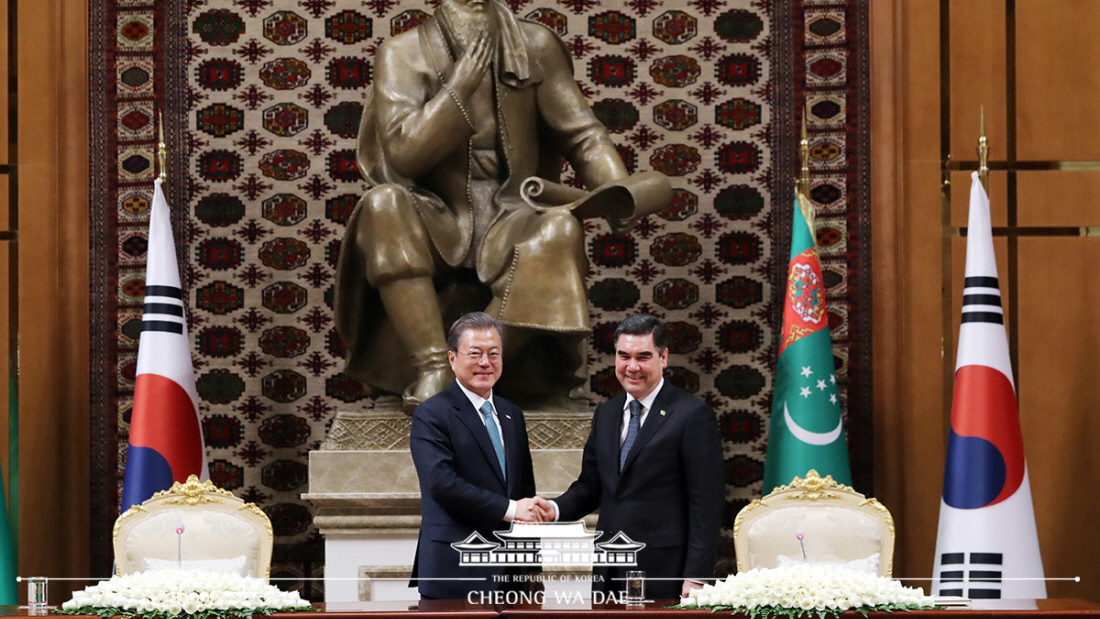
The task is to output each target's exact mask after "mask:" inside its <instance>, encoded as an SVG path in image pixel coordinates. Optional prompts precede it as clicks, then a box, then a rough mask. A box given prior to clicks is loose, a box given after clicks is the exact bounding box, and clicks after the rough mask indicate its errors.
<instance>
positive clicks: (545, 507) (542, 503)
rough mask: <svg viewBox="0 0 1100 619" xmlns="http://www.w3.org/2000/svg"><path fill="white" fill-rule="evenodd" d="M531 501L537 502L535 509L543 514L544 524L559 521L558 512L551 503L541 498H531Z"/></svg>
mask: <svg viewBox="0 0 1100 619" xmlns="http://www.w3.org/2000/svg"><path fill="white" fill-rule="evenodd" d="M531 500H532V501H534V502H535V507H537V508H538V510H539V511H540V512H541V513H542V520H543V522H554V521H555V520H557V519H558V512H557V510H556V509H554V505H553V504H552V503H550V501H548V500H546V499H544V498H542V497H540V496H535V497H531Z"/></svg>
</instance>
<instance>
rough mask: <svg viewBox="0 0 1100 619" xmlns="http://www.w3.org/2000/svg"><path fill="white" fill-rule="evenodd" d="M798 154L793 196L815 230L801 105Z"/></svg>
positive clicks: (804, 120) (808, 149) (808, 223)
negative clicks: (799, 163)
mask: <svg viewBox="0 0 1100 619" xmlns="http://www.w3.org/2000/svg"><path fill="white" fill-rule="evenodd" d="M798 156H799V158H800V159H801V161H802V169H801V171H800V172H799V175H798V178H797V179H795V182H794V184H795V198H796V199H797V200H798V208H799V209H801V210H802V217H804V218H805V219H806V225H808V226H810V231H811V232H812V231H814V230H815V227H814V225H815V222H814V210H813V208H812V207H811V206H810V138H809V136H808V135H807V133H806V107H805V106H803V107H802V138H801V139H800V140H799V141H798Z"/></svg>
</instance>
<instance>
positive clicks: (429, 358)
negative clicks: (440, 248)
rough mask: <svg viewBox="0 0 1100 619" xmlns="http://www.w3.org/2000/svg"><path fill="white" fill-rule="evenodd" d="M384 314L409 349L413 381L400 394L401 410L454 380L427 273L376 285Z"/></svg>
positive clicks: (407, 410)
mask: <svg viewBox="0 0 1100 619" xmlns="http://www.w3.org/2000/svg"><path fill="white" fill-rule="evenodd" d="M378 292H379V294H380V295H381V296H382V303H383V305H384V306H385V308H386V315H387V317H388V318H389V319H390V323H391V324H392V325H393V327H394V330H395V331H397V334H398V337H400V338H401V342H402V343H404V344H405V348H406V349H407V350H408V351H409V357H410V359H411V360H412V364H413V367H415V368H416V371H417V378H416V382H414V383H413V384H411V385H409V386H408V387H407V388H406V389H405V392H404V393H403V394H402V404H403V406H404V409H405V412H406V413H408V414H410V415H411V414H412V412H413V409H415V408H416V407H417V405H419V404H420V403H421V402H423V401H424V400H427V399H428V398H430V397H432V396H433V395H435V394H437V393H439V392H441V391H443V390H444V389H446V388H447V385H449V384H450V383H451V381H452V380H454V373H452V372H451V364H450V361H449V360H448V359H447V341H446V338H445V337H444V335H443V316H442V313H441V312H440V311H439V300H438V298H437V297H436V292H435V286H433V285H432V280H431V278H430V277H411V278H406V279H398V280H394V281H392V282H389V283H387V284H384V285H382V286H380V287H379V288H378Z"/></svg>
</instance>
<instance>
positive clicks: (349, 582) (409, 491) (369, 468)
mask: <svg viewBox="0 0 1100 619" xmlns="http://www.w3.org/2000/svg"><path fill="white" fill-rule="evenodd" d="M525 417H526V419H527V434H528V438H529V441H530V445H531V459H532V461H533V463H534V467H535V484H536V485H535V487H536V488H537V489H538V492H539V494H541V495H544V496H550V497H553V496H556V495H558V494H560V493H561V492H563V491H564V490H565V489H566V488H567V487H568V486H569V484H570V483H572V482H573V480H574V479H576V478H577V475H578V473H580V464H581V451H582V450H583V448H584V442H585V440H586V439H587V438H588V430H589V425H590V423H591V420H592V413H591V412H590V411H580V412H571V411H569V412H547V411H526V412H525ZM410 422H411V420H410V418H409V417H408V416H406V415H405V414H404V413H402V412H401V411H399V410H396V409H392V410H377V409H376V410H372V411H368V412H363V413H337V416H336V419H335V420H334V421H333V425H332V428H331V429H330V430H329V434H328V438H327V439H326V440H325V443H324V444H323V445H322V448H321V449H320V450H317V451H313V452H310V454H309V492H308V493H306V494H304V495H302V498H304V499H307V500H309V501H310V502H312V503H313V505H314V508H315V510H314V518H313V522H314V524H315V525H316V526H317V529H318V530H319V531H320V532H321V535H322V536H324V538H325V601H326V602H353V601H366V600H415V599H418V598H419V595H417V592H416V590H415V589H412V588H409V587H408V578H409V575H410V574H411V572H412V561H413V554H414V551H415V548H416V537H417V532H418V531H419V528H420V489H419V485H418V482H417V478H416V469H415V468H414V467H413V462H412V457H411V455H410V454H409V427H410ZM593 524H594V520H593V522H590V523H589V526H592V525H593ZM573 572H575V573H577V574H578V575H582V576H584V575H586V574H587V573H588V570H585V569H583V568H581V569H578V570H573ZM573 572H570V573H573ZM562 580H563V578H562V577H561V574H559V575H558V576H557V577H556V578H555V583H557V584H556V585H555V586H556V587H560V586H561V584H560V583H561V582H562ZM588 584H589V583H584V582H583V580H582V585H585V586H586V585H588Z"/></svg>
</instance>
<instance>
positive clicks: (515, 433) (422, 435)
mask: <svg viewBox="0 0 1100 619" xmlns="http://www.w3.org/2000/svg"><path fill="white" fill-rule="evenodd" d="M501 333H502V330H501V327H500V325H499V324H498V323H497V321H496V320H495V319H493V317H491V316H489V315H488V314H486V313H484V312H475V313H472V314H466V315H465V316H463V317H461V318H459V319H458V320H456V321H455V323H454V324H453V325H452V326H451V329H450V332H449V333H448V334H447V358H448V360H449V361H450V364H451V369H452V370H453V371H454V375H455V381H454V382H453V383H451V384H450V386H448V387H447V388H446V389H444V390H443V391H442V392H441V393H439V394H437V395H435V396H433V397H431V398H428V399H427V400H425V401H424V402H423V403H422V404H420V405H419V406H417V407H416V410H415V411H414V412H413V418H412V431H411V434H410V449H411V451H412V457H413V462H414V463H415V465H416V474H417V477H418V478H419V480H420V537H419V539H418V541H417V549H416V559H415V560H414V562H413V573H412V576H413V582H415V583H416V584H417V588H418V589H419V591H420V596H421V597H422V598H424V599H450V598H466V596H467V594H468V593H469V592H471V591H493V590H504V589H510V588H515V587H516V585H517V583H516V582H515V581H518V580H519V579H515V581H513V579H511V578H509V576H510V571H514V570H516V568H505V567H503V566H477V567H472V566H460V565H459V552H458V551H457V550H455V549H454V548H452V547H451V544H453V543H455V542H461V541H463V540H465V539H466V538H468V537H469V536H470V534H472V533H473V532H475V531H476V532H478V533H479V534H480V535H481V536H482V537H483V538H485V539H487V540H492V539H494V537H493V533H492V532H493V531H494V530H501V529H506V528H508V523H510V522H512V521H513V520H525V521H535V522H537V521H541V520H542V517H541V512H540V511H539V510H538V509H536V508H535V503H534V500H533V499H531V498H524V497H533V496H534V494H535V474H534V470H533V469H532V466H531V450H530V448H529V447H528V445H527V426H526V424H525V422H524V419H523V411H521V410H520V409H519V407H517V406H515V405H514V404H512V403H511V402H509V401H507V400H505V399H503V398H500V397H498V396H495V395H494V394H493V385H494V384H496V382H497V380H498V379H499V378H500V374H501V371H502V370H503V359H502V356H501V355H502V351H503V341H502V337H501Z"/></svg>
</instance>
